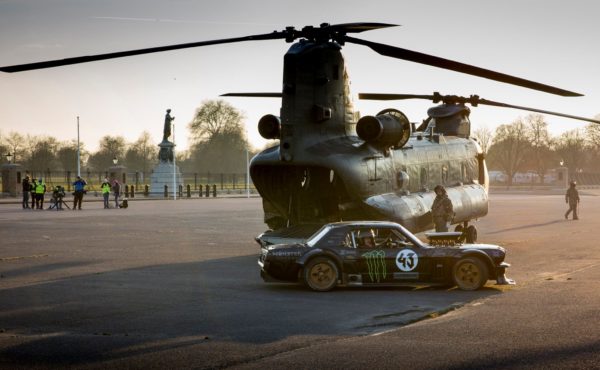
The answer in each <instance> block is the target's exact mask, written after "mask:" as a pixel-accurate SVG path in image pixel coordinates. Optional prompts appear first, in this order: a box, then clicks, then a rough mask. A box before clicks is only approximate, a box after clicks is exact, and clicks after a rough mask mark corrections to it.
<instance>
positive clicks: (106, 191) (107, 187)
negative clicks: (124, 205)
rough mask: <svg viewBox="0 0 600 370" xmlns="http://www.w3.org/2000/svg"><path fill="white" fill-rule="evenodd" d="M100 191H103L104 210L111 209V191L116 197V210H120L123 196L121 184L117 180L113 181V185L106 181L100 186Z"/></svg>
mask: <svg viewBox="0 0 600 370" xmlns="http://www.w3.org/2000/svg"><path fill="white" fill-rule="evenodd" d="M100 189H101V190H102V198H104V209H109V208H110V206H109V198H110V191H111V190H112V191H113V194H114V195H115V208H119V196H120V195H121V184H119V182H118V181H117V180H113V183H112V185H111V184H110V182H109V181H108V179H106V178H105V179H104V182H103V183H102V184H101V185H100Z"/></svg>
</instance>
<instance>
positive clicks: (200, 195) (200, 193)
mask: <svg viewBox="0 0 600 370" xmlns="http://www.w3.org/2000/svg"><path fill="white" fill-rule="evenodd" d="M199 186H200V187H199V188H198V189H200V191H199V192H198V196H199V197H200V198H202V185H199Z"/></svg>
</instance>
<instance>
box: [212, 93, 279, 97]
mask: <svg viewBox="0 0 600 370" xmlns="http://www.w3.org/2000/svg"><path fill="white" fill-rule="evenodd" d="M220 96H233V97H244V98H281V97H283V94H282V93H279V92H263V93H258V92H256V93H227V94H221V95H220Z"/></svg>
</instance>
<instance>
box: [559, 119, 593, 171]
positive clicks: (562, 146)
mask: <svg viewBox="0 0 600 370" xmlns="http://www.w3.org/2000/svg"><path fill="white" fill-rule="evenodd" d="M555 151H556V153H557V154H558V155H560V157H561V160H562V161H564V165H565V167H567V168H568V169H569V177H572V176H574V174H575V173H576V172H577V170H578V169H581V168H582V167H583V166H584V164H585V155H586V147H585V135H584V133H583V130H581V129H576V130H571V131H567V132H565V133H563V134H562V135H560V136H559V137H558V139H557V140H556V145H555Z"/></svg>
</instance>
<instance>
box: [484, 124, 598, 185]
mask: <svg viewBox="0 0 600 370" xmlns="http://www.w3.org/2000/svg"><path fill="white" fill-rule="evenodd" d="M597 118H600V115H599V116H597ZM473 136H474V137H475V138H476V139H477V140H478V141H479V144H480V145H481V147H482V149H483V151H484V153H486V158H487V160H488V166H489V169H490V170H499V171H502V172H504V173H505V174H506V175H507V179H508V184H512V180H513V177H514V175H515V174H516V173H517V172H527V171H532V172H534V173H535V174H537V175H538V179H539V181H540V182H543V179H544V176H545V175H546V174H547V173H548V171H549V170H550V169H553V168H557V167H559V166H561V163H562V166H564V167H567V168H568V171H569V175H570V176H572V175H573V174H575V173H576V172H593V173H600V161H598V158H600V125H598V124H595V123H590V124H588V125H587V126H586V127H585V128H582V129H574V130H569V131H566V132H564V133H562V134H561V135H558V136H553V135H551V134H550V132H549V131H548V123H547V122H546V121H545V119H544V117H543V116H542V115H539V114H530V115H528V116H526V117H525V118H522V117H518V118H517V119H515V120H514V121H513V122H511V123H509V124H503V125H500V126H498V127H497V128H496V130H495V131H492V130H490V129H489V128H487V127H481V128H479V129H477V130H475V131H474V132H473Z"/></svg>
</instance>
